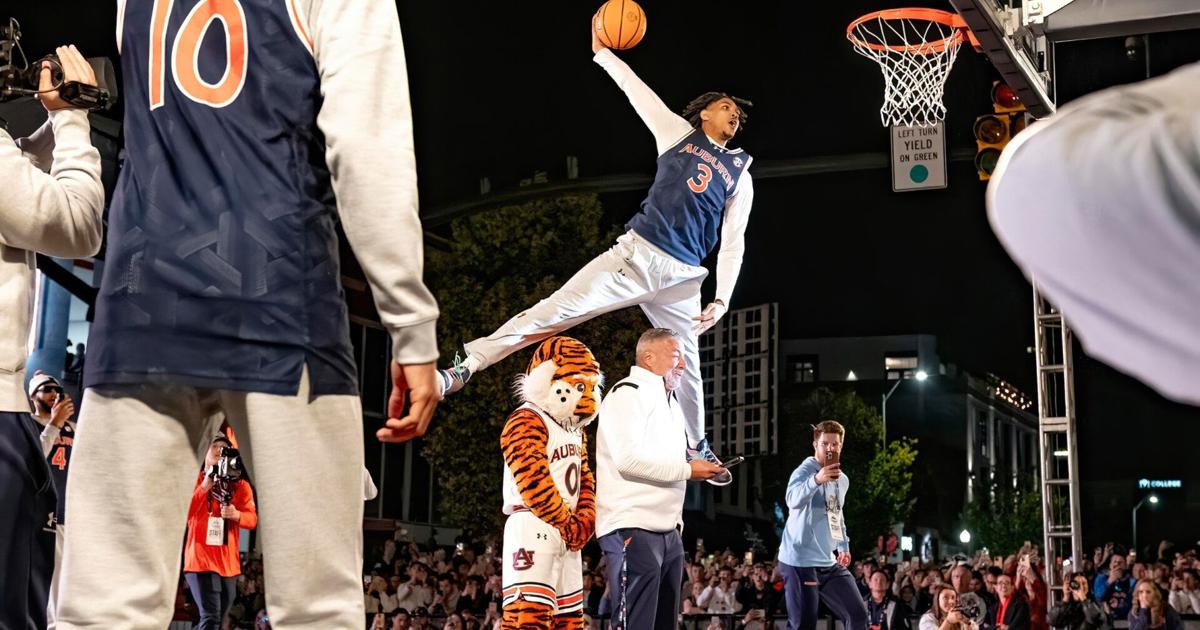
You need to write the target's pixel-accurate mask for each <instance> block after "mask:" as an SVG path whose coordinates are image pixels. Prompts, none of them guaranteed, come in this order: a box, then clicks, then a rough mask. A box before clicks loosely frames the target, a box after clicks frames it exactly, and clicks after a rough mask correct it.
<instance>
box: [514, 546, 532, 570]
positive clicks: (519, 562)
mask: <svg viewBox="0 0 1200 630" xmlns="http://www.w3.org/2000/svg"><path fill="white" fill-rule="evenodd" d="M532 567H533V552H532V551H526V550H525V548H524V547H522V548H520V549H518V550H517V551H516V552H515V553H513V569H514V570H516V571H524V570H525V569H530V568H532Z"/></svg>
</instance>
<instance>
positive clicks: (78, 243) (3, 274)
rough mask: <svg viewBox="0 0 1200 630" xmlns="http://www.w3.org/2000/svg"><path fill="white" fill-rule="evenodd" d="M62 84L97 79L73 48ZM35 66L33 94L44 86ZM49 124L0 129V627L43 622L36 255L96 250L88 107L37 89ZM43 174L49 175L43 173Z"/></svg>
mask: <svg viewBox="0 0 1200 630" xmlns="http://www.w3.org/2000/svg"><path fill="white" fill-rule="evenodd" d="M56 52H57V54H58V58H59V62H60V64H61V66H62V69H63V77H64V80H65V81H76V82H79V83H87V84H91V85H95V82H96V79H95V76H94V74H93V73H92V69H91V67H90V66H89V65H88V64H87V62H86V61H84V59H83V55H81V54H79V51H77V50H75V47H74V46H64V47H61V48H59V49H58V50H57V51H56ZM51 85H52V84H51V82H50V70H49V67H48V66H44V69H43V70H42V78H41V85H40V86H39V88H40V89H41V90H49V88H50V87H51ZM41 101H42V104H43V105H44V106H45V107H46V111H47V112H48V113H49V120H47V122H46V124H44V125H42V127H41V128H40V129H38V130H37V131H35V132H34V133H33V134H32V135H30V136H29V137H27V138H19V139H16V140H14V139H13V138H12V136H10V135H8V132H7V131H5V130H4V129H3V127H2V126H0V191H3V192H0V506H3V507H2V508H0V540H3V541H5V543H6V544H3V545H0V628H44V627H46V602H47V597H48V590H47V589H48V588H49V585H50V575H51V571H52V569H53V568H54V537H55V533H54V511H55V506H56V498H55V497H56V493H55V491H54V485H53V483H52V482H51V478H50V467H49V465H48V464H47V463H46V457H45V455H43V454H42V447H41V444H40V440H39V438H38V435H37V433H35V432H34V431H33V425H32V423H31V422H30V421H29V419H28V413H29V400H28V399H27V398H26V395H25V358H26V357H27V356H28V350H29V348H28V345H27V343H28V340H29V331H30V329H31V328H32V326H33V322H32V320H33V296H34V278H35V275H34V269H35V260H34V253H35V252H43V253H46V254H49V255H51V256H62V257H65V258H76V257H84V256H91V255H93V254H95V253H96V252H97V251H98V250H99V249H100V240H101V231H102V228H101V213H102V212H103V210H104V187H103V186H102V185H101V183H100V153H99V152H98V151H96V149H95V147H93V146H92V143H91V137H90V133H91V131H90V127H89V125H88V118H87V112H86V111H84V110H80V109H75V108H73V107H72V106H71V105H69V104H68V103H66V102H65V101H63V100H62V99H60V98H59V97H58V91H57V90H54V91H48V92H44V93H43V94H42V96H41ZM47 171H48V172H47Z"/></svg>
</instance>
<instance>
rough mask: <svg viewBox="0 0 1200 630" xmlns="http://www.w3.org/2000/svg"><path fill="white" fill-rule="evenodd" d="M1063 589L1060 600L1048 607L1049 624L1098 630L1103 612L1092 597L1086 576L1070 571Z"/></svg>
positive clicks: (1074, 628)
mask: <svg viewBox="0 0 1200 630" xmlns="http://www.w3.org/2000/svg"><path fill="white" fill-rule="evenodd" d="M1065 586H1066V588H1064V589H1063V597H1062V601H1061V602H1059V603H1058V604H1056V605H1055V606H1054V607H1053V608H1051V609H1050V615H1049V621H1050V625H1051V626H1053V627H1055V628H1063V629H1065V630H1099V628H1100V627H1101V626H1103V625H1104V613H1103V612H1101V610H1100V607H1099V606H1097V605H1096V602H1095V600H1093V599H1092V597H1091V593H1090V592H1089V591H1090V590H1091V589H1089V588H1088V579H1087V576H1086V575H1084V574H1083V573H1072V574H1071V575H1070V576H1069V577H1068V578H1067V583H1066V585H1065Z"/></svg>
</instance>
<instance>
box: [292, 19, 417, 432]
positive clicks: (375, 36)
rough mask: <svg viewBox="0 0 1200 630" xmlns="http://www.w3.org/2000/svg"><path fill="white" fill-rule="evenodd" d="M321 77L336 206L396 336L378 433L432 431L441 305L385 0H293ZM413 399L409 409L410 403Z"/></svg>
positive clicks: (322, 122)
mask: <svg viewBox="0 0 1200 630" xmlns="http://www.w3.org/2000/svg"><path fill="white" fill-rule="evenodd" d="M295 9H296V13H297V17H298V20H297V21H298V22H299V23H301V24H302V25H303V26H304V28H302V29H299V30H300V31H302V33H301V35H302V36H303V37H304V38H305V42H306V45H308V46H310V48H311V50H312V53H313V59H314V60H315V62H316V65H317V71H318V73H319V74H320V77H321V95H322V97H323V99H324V100H323V103H322V105H321V111H320V112H319V113H318V115H317V125H318V126H319V127H320V128H321V131H322V132H323V133H324V135H325V145H326V150H325V159H326V162H327V163H328V166H329V172H330V175H331V177H332V181H333V189H334V193H335V195H336V197H337V207H338V214H339V215H340V217H341V223H342V227H343V229H344V230H345V232H346V238H347V239H348V240H349V242H350V247H351V248H352V249H353V250H354V255H355V256H356V257H357V258H358V261H359V262H360V263H361V264H362V268H363V271H364V272H365V274H366V277H367V282H368V283H369V284H370V285H371V293H372V295H373V296H374V298H375V306H376V308H377V309H378V311H379V318H380V321H381V323H382V324H383V325H384V328H386V329H387V331H388V333H389V335H390V336H391V339H392V359H393V361H395V362H396V364H398V365H396V366H393V368H392V383H393V393H392V398H391V399H390V400H389V402H388V416H389V419H388V421H387V424H386V426H385V427H383V428H382V429H380V430H379V431H378V432H377V434H376V435H377V437H378V438H379V439H380V440H383V441H387V442H403V441H406V440H409V439H412V438H414V437H417V436H420V435H423V434H424V433H425V431H426V430H427V429H428V426H429V423H430V420H431V419H432V416H433V411H434V409H435V408H436V407H437V402H438V394H437V385H436V380H435V379H436V370H435V366H434V362H435V361H436V359H437V355H438V350H437V339H436V337H435V328H434V327H435V323H436V321H437V316H438V309H437V303H436V302H435V301H434V299H433V294H432V293H430V291H429V289H428V288H427V287H426V286H425V283H424V280H423V278H422V276H423V273H424V246H423V232H422V229H421V221H420V219H419V218H418V215H417V168H416V157H415V153H414V150H413V135H412V126H413V123H412V109H411V106H410V104H409V93H408V74H407V68H406V66H405V56H404V43H403V40H402V38H401V35H400V23H399V18H398V17H397V15H396V6H395V4H393V3H388V2H339V1H336V0H295ZM406 402H407V403H409V406H408V410H407V415H403V414H404V413H405V411H404V410H405V403H406Z"/></svg>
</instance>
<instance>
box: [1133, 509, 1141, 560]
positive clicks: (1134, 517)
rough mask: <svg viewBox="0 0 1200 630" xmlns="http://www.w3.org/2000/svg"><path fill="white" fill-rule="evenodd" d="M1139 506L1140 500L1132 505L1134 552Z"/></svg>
mask: <svg viewBox="0 0 1200 630" xmlns="http://www.w3.org/2000/svg"><path fill="white" fill-rule="evenodd" d="M1140 507H1142V503H1141V501H1138V504H1137V505H1135V506H1133V550H1134V551H1135V552H1136V551H1137V511H1138V508H1140Z"/></svg>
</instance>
